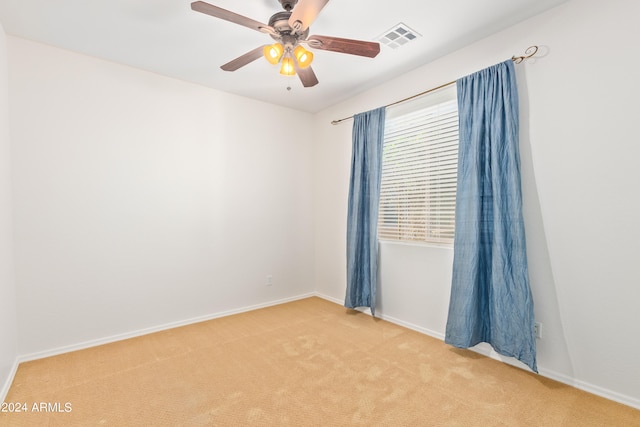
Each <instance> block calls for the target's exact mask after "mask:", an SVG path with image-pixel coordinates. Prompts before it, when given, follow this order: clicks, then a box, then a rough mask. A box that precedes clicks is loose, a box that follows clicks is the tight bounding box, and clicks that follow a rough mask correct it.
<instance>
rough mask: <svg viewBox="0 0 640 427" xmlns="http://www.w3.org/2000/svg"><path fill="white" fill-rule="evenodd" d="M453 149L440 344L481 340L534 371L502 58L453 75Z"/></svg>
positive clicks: (507, 77)
mask: <svg viewBox="0 0 640 427" xmlns="http://www.w3.org/2000/svg"><path fill="white" fill-rule="evenodd" d="M457 89H458V110H459V117H460V119H459V120H460V148H459V155H458V184H457V197H456V221H455V237H454V261H453V280H452V287H451V299H450V304H449V315H448V319H447V327H446V335H445V342H447V343H448V344H451V345H453V346H455V347H461V348H468V347H472V346H474V345H476V344H478V343H480V342H487V343H489V344H491V346H492V347H493V348H494V349H495V351H496V352H498V353H500V354H502V355H505V356H511V357H515V358H516V359H518V360H520V361H522V362H523V363H525V364H526V365H527V366H529V367H530V368H531V369H532V370H533V371H535V372H537V365H536V343H535V329H534V325H535V320H534V314H533V298H532V295H531V289H530V286H529V275H528V267H527V255H526V243H525V230H524V222H523V217H522V194H521V184H520V154H519V146H518V144H519V141H518V120H519V118H518V93H517V87H516V78H515V70H514V66H513V61H511V60H508V61H505V62H503V63H500V64H497V65H495V66H492V67H489V68H487V69H484V70H481V71H479V72H477V73H474V74H472V75H470V76H467V77H464V78H462V79H460V80H458V81H457Z"/></svg>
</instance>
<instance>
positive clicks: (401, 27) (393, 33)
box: [377, 22, 421, 49]
mask: <svg viewBox="0 0 640 427" xmlns="http://www.w3.org/2000/svg"><path fill="white" fill-rule="evenodd" d="M418 37H421V35H420V34H419V33H418V32H416V31H414V30H412V29H411V28H409V27H408V26H407V25H405V24H403V23H402V22H401V23H399V24H398V25H395V26H393V28H391V29H389V30H387V31H385V32H384V33H383V34H382V35H381V36H379V37H378V39H377V40H378V41H379V42H380V43H382V44H384V45H386V46H389V47H390V48H392V49H397V48H399V47H400V46H403V45H405V44H407V43H409V42H411V41H414V40H416V39H417V38H418Z"/></svg>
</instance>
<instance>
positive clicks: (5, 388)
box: [0, 358, 20, 403]
mask: <svg viewBox="0 0 640 427" xmlns="http://www.w3.org/2000/svg"><path fill="white" fill-rule="evenodd" d="M19 364H20V362H19V361H18V359H17V358H16V360H14V361H13V366H12V367H11V371H9V375H8V376H7V379H6V381H5V382H4V384H3V385H2V389H0V403H1V402H4V401H5V399H6V397H7V394H8V393H9V389H10V388H11V384H12V383H13V379H14V378H15V376H16V372H18V365H19Z"/></svg>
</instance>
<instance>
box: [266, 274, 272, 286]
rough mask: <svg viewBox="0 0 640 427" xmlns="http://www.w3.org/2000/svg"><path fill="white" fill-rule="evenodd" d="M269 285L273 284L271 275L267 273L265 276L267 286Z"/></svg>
mask: <svg viewBox="0 0 640 427" xmlns="http://www.w3.org/2000/svg"><path fill="white" fill-rule="evenodd" d="M271 285H273V276H272V275H270V274H269V275H268V276H267V286H271Z"/></svg>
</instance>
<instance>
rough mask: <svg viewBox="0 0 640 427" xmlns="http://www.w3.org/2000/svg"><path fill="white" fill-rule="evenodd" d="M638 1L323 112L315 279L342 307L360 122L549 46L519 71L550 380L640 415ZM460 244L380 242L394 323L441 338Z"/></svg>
mask: <svg viewBox="0 0 640 427" xmlns="http://www.w3.org/2000/svg"><path fill="white" fill-rule="evenodd" d="M637 16H640V3H638V2H629V1H625V0H614V1H610V2H601V1H598V0H574V1H570V2H568V3H566V4H564V5H562V6H560V7H558V8H556V9H553V10H551V11H549V12H547V13H544V14H542V15H539V16H537V17H535V18H533V19H530V20H527V21H525V22H522V23H520V24H519V25H517V26H514V27H512V28H510V29H508V30H505V31H502V32H500V33H498V34H495V35H494V36H492V37H489V38H487V39H485V40H481V41H479V42H477V43H475V44H473V45H471V46H469V47H467V48H465V49H462V50H460V51H458V52H455V53H454V54H451V55H448V56H446V57H443V58H441V59H440V60H437V61H435V62H433V63H431V64H429V65H427V66H425V67H422V68H420V69H417V70H414V71H411V72H409V73H407V74H405V75H403V76H402V77H401V78H398V79H396V80H394V81H391V82H388V83H386V84H383V85H381V86H379V87H378V88H376V89H374V90H371V91H368V92H366V93H364V94H362V95H360V96H357V97H355V98H353V99H351V100H349V101H347V102H345V103H342V104H340V105H337V106H334V107H332V108H330V109H328V110H325V111H323V112H321V113H319V114H318V115H317V120H316V133H317V135H318V140H317V143H316V145H315V151H314V158H315V170H316V177H315V182H314V195H315V199H314V208H315V214H316V223H315V254H316V266H315V279H316V289H317V291H318V292H319V293H321V294H324V295H326V296H328V297H330V298H334V299H340V300H343V298H344V292H345V273H344V272H345V260H344V258H345V243H344V236H345V222H346V219H345V218H346V210H347V208H346V199H347V192H348V188H347V186H348V177H349V162H350V155H351V150H350V135H351V122H347V123H343V124H341V125H338V126H332V125H331V124H329V123H330V121H331V120H334V119H339V118H343V117H348V116H350V115H352V114H353V113H357V112H361V111H366V110H369V109H372V108H376V107H378V106H381V105H385V104H387V103H390V102H393V101H396V100H399V99H402V98H404V97H406V96H409V95H413V94H415V93H418V92H421V91H423V90H426V89H428V88H431V87H435V86H438V85H440V84H442V83H444V82H447V81H451V80H454V79H456V78H458V77H462V76H464V75H467V74H469V73H472V72H474V71H477V70H479V69H481V68H484V67H487V66H490V65H493V64H495V63H497V62H500V61H503V60H505V59H507V58H510V57H511V55H513V54H521V53H522V52H524V50H525V49H526V48H527V47H528V46H530V45H533V44H537V45H540V46H541V52H540V54H539V55H538V57H537V59H536V60H535V61H530V62H528V63H527V64H522V65H518V66H517V70H518V71H517V72H518V79H519V89H520V97H521V101H520V104H521V123H522V124H521V126H522V129H521V158H522V174H523V196H524V209H525V221H526V227H527V240H528V241H527V244H528V246H527V247H528V253H529V265H530V276H531V282H532V291H533V294H534V300H535V313H536V318H537V320H538V321H540V322H542V323H543V334H544V335H543V338H542V339H541V340H539V341H538V366H539V367H540V371H541V373H542V374H543V375H547V376H551V377H554V378H557V379H560V380H562V381H566V382H569V383H572V384H575V385H577V386H578V387H581V388H584V389H587V390H589V391H592V392H595V393H598V394H601V395H605V396H607V397H609V398H612V399H615V400H618V401H621V402H623V403H627V404H630V405H633V406H636V407H640V375H638V360H640V341H639V340H638V339H637V336H638V325H640V314H639V313H640V310H638V301H640V271H639V270H638V268H637V264H638V249H637V248H638V241H640V222H639V221H638V218H640V199H638V197H637V194H638V183H640V168H639V167H638V166H637V159H638V158H640V144H639V143H638V137H637V129H636V127H637V126H636V123H637V119H638V117H640V103H638V102H637V97H638V96H639V95H640V83H639V80H638V79H637V77H636V74H637V69H638V65H640V64H639V59H638V56H636V55H633V54H630V52H635V51H637V40H638V35H639V33H638V29H637V28H638V27H637V22H636V17H637ZM451 262H452V250H451V249H442V248H437V247H419V246H403V245H395V244H382V246H381V283H380V301H379V306H380V307H379V309H380V312H381V314H382V315H383V316H384V317H391V318H393V319H395V320H397V321H400V322H402V323H405V324H409V325H411V326H413V327H416V328H417V329H420V330H423V331H425V332H428V333H431V334H433V335H435V336H439V337H442V336H443V334H444V329H445V324H446V315H447V306H448V298H449V288H450V280H451V274H450V269H451Z"/></svg>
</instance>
